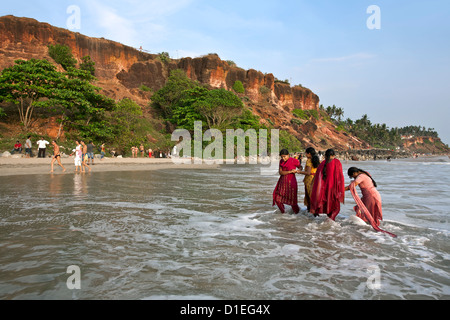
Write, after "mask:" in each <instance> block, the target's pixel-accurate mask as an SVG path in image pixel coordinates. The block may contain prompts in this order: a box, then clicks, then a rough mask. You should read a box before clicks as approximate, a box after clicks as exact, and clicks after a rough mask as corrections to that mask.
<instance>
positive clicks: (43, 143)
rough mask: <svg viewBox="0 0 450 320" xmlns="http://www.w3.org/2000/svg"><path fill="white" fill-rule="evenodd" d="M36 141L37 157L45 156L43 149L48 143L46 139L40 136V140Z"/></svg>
mask: <svg viewBox="0 0 450 320" xmlns="http://www.w3.org/2000/svg"><path fill="white" fill-rule="evenodd" d="M36 143H37V145H38V158H45V150H46V149H47V145H48V144H49V143H48V141H47V140H44V137H41V140H39V141H38V142H36Z"/></svg>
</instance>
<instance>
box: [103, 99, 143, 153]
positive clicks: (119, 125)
mask: <svg viewBox="0 0 450 320" xmlns="http://www.w3.org/2000/svg"><path fill="white" fill-rule="evenodd" d="M141 117H142V108H141V107H140V106H139V105H138V104H137V103H136V102H134V101H133V100H131V99H128V98H124V99H122V100H121V101H119V102H118V103H117V104H116V106H115V108H114V110H113V111H112V112H110V113H109V117H108V119H107V120H108V122H109V124H110V126H111V130H112V133H113V135H114V136H115V138H114V143H115V144H116V145H118V147H119V149H121V151H122V152H123V151H125V150H128V148H129V147H131V145H133V144H138V143H141V141H142V137H139V136H136V135H135V134H134V132H135V131H136V129H137V126H138V125H139V120H140V119H141Z"/></svg>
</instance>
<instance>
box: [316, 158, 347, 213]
mask: <svg viewBox="0 0 450 320" xmlns="http://www.w3.org/2000/svg"><path fill="white" fill-rule="evenodd" d="M335 156H336V155H335V152H334V150H333V149H328V150H327V151H326V152H325V160H324V161H322V163H321V164H320V165H319V167H318V168H317V172H316V175H315V178H314V184H313V189H312V192H311V210H310V212H311V213H312V214H314V215H315V216H318V215H319V214H321V213H325V214H327V215H328V217H329V218H330V219H331V220H335V219H336V216H337V215H338V214H339V212H340V210H341V205H340V204H341V203H344V198H345V185H344V173H343V171H342V164H341V162H340V161H339V160H338V159H336V158H335Z"/></svg>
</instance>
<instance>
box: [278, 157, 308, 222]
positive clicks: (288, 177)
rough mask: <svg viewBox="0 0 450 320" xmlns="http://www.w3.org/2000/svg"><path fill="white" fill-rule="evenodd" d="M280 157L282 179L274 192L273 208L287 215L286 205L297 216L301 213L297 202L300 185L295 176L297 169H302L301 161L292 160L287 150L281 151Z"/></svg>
mask: <svg viewBox="0 0 450 320" xmlns="http://www.w3.org/2000/svg"><path fill="white" fill-rule="evenodd" d="M280 156H281V160H280V167H279V174H280V178H279V179H278V183H277V185H276V187H275V190H274V191H273V204H272V206H274V205H277V206H278V208H279V209H280V211H281V213H285V209H284V205H285V204H287V205H289V206H291V207H292V210H294V213H295V214H297V213H299V212H300V208H299V206H298V200H297V193H298V184H297V178H296V177H295V174H296V173H297V169H301V165H300V161H299V160H298V159H294V158H291V157H290V155H289V151H288V150H286V149H283V150H281V152H280Z"/></svg>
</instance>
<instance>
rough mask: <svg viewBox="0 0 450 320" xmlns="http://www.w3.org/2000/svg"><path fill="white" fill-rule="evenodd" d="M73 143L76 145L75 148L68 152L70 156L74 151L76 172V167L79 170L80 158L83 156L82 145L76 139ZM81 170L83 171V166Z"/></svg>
mask: <svg viewBox="0 0 450 320" xmlns="http://www.w3.org/2000/svg"><path fill="white" fill-rule="evenodd" d="M75 143H76V144H77V146H76V147H75V149H73V150H72V153H71V154H70V155H71V156H72V155H73V154H74V153H75V160H74V162H75V172H78V169H80V172H81V171H82V170H81V158H82V157H83V150H82V146H81V144H80V143H79V142H78V140H76V141H75ZM83 172H84V168H83Z"/></svg>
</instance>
